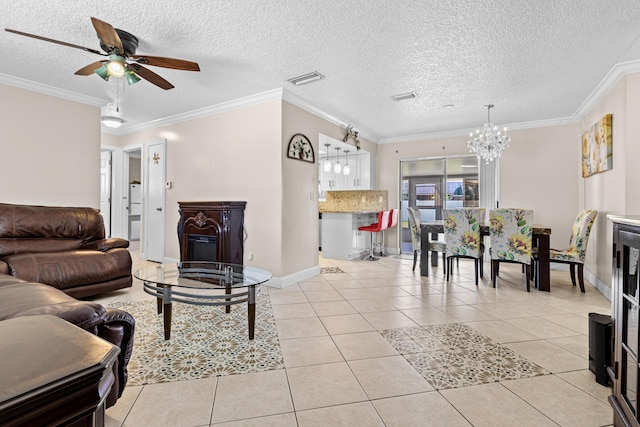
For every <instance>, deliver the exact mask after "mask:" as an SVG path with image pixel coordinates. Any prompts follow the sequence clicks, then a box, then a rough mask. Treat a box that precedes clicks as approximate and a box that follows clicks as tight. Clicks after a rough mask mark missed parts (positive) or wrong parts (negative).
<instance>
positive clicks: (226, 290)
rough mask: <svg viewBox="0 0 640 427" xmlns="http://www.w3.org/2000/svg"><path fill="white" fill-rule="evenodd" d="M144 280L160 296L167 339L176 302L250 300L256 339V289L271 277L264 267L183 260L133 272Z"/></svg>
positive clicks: (250, 323) (221, 303) (251, 328)
mask: <svg viewBox="0 0 640 427" xmlns="http://www.w3.org/2000/svg"><path fill="white" fill-rule="evenodd" d="M133 276H134V277H135V278H136V279H139V280H142V282H143V283H144V291H145V292H146V293H148V294H149V295H153V296H154V297H156V299H157V302H158V314H160V313H164V339H165V340H168V339H169V338H170V337H171V312H172V304H173V303H174V302H181V303H185V304H194V305H219V306H225V310H226V312H227V313H229V312H230V311H231V306H232V305H234V304H239V303H243V302H246V303H247V313H248V316H247V317H248V326H249V339H250V340H252V339H253V332H254V327H255V320H256V292H259V291H260V285H261V284H262V283H264V282H266V281H268V280H269V279H271V273H270V272H269V271H267V270H263V269H261V268H256V267H249V266H246V265H238V264H228V263H222V262H203V261H193V262H182V263H172V264H160V265H156V266H152V267H146V268H143V269H140V270H138V271H136V272H134V273H133Z"/></svg>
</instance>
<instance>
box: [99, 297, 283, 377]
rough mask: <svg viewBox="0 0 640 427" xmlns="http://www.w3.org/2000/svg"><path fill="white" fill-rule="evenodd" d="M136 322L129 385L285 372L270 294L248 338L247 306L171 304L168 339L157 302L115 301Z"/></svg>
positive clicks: (263, 300) (260, 303)
mask: <svg viewBox="0 0 640 427" xmlns="http://www.w3.org/2000/svg"><path fill="white" fill-rule="evenodd" d="M109 306H110V307H115V308H120V309H123V310H125V311H127V312H129V313H130V314H131V315H132V316H133V317H134V318H135V320H136V329H135V337H134V347H133V353H132V357H131V361H130V362H129V365H128V369H129V382H128V383H127V385H143V384H154V383H163V382H171V381H183V380H194V379H199V378H209V377H215V376H222V375H232V374H242V373H247V372H260V371H268V370H273V369H283V368H284V361H283V358H282V351H281V350H280V343H279V341H278V334H277V332H276V326H275V320H274V317H273V312H272V309H271V303H270V302H269V296H268V295H262V294H260V295H258V297H257V301H256V323H255V337H254V339H253V340H251V341H250V340H249V336H248V329H247V308H246V305H245V304H237V305H234V306H232V307H231V313H228V314H227V313H225V312H224V308H223V307H214V306H197V305H190V304H183V303H175V304H173V319H172V323H171V339H170V340H167V341H165V340H164V332H163V330H164V329H163V320H162V315H159V314H157V312H156V302H155V301H138V302H119V303H111V304H109Z"/></svg>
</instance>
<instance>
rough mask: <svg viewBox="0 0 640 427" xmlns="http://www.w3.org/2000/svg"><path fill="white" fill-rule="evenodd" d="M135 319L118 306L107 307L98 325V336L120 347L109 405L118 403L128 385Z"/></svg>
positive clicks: (114, 369)
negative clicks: (128, 365) (102, 319)
mask: <svg viewBox="0 0 640 427" xmlns="http://www.w3.org/2000/svg"><path fill="white" fill-rule="evenodd" d="M135 323H136V322H135V319H134V318H133V316H131V315H130V314H129V313H127V312H126V311H124V310H120V309H117V308H107V309H106V314H105V315H104V322H103V323H102V324H101V325H100V326H98V336H99V337H100V338H102V339H104V340H106V341H109V342H110V343H112V344H115V345H117V346H118V347H120V354H119V355H118V360H117V362H116V363H114V365H113V373H114V375H115V383H114V384H113V387H112V388H111V392H110V393H109V396H107V402H106V403H107V407H110V406H112V405H114V404H115V403H116V400H117V399H118V398H119V397H120V396H121V395H122V392H123V391H124V388H125V386H126V385H127V379H128V372H127V364H128V363H129V360H130V359H131V352H132V351H133V334H134V330H135Z"/></svg>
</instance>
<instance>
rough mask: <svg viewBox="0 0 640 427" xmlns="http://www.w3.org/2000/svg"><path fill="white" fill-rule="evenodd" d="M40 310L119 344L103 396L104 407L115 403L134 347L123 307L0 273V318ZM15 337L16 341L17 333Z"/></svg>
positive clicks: (130, 320)
mask: <svg viewBox="0 0 640 427" xmlns="http://www.w3.org/2000/svg"><path fill="white" fill-rule="evenodd" d="M41 314H50V315H53V316H57V317H60V318H61V319H64V320H66V321H68V322H70V323H72V324H74V325H76V326H78V327H80V328H82V329H84V330H86V331H89V332H91V333H93V334H94V335H97V336H99V337H101V338H103V339H105V340H106V341H109V342H110V343H112V344H114V345H116V346H118V347H119V348H120V354H119V355H118V360H117V362H116V363H114V366H113V373H114V376H115V382H114V384H113V386H112V387H111V391H110V392H109V394H108V395H107V398H106V406H107V407H109V406H112V405H113V404H115V403H116V400H117V399H118V398H119V397H120V396H121V395H122V391H123V390H124V387H125V385H126V384H127V364H128V363H129V359H130V358H131V351H132V350H133V334H134V328H135V321H134V319H133V317H132V316H131V315H130V314H129V313H127V312H126V311H123V310H119V309H112V308H105V307H103V306H101V305H100V304H97V303H95V302H91V301H81V300H77V299H75V298H73V297H71V296H69V295H67V294H66V293H64V292H62V291H60V290H58V289H56V288H54V287H52V286H49V285H45V284H42V283H35V282H27V281H24V280H21V279H18V278H16V277H13V276H10V275H8V274H1V273H0V321H2V320H6V319H12V318H16V317H21V316H36V315H41ZM16 339H18V341H19V337H16ZM42 351H43V352H46V351H47V349H46V348H43V349H42Z"/></svg>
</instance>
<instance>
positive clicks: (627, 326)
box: [609, 215, 640, 426]
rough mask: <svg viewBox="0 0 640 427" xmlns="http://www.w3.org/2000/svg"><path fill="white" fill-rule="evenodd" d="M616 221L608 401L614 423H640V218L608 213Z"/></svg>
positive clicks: (614, 226) (614, 230)
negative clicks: (639, 279) (611, 351)
mask: <svg viewBox="0 0 640 427" xmlns="http://www.w3.org/2000/svg"><path fill="white" fill-rule="evenodd" d="M609 220H611V221H612V222H613V274H612V277H613V283H612V289H611V305H612V310H611V317H612V320H613V324H614V330H615V332H614V359H613V366H611V367H610V368H609V376H610V377H611V379H612V380H613V386H612V395H611V396H609V403H610V404H611V406H612V407H613V423H614V425H615V426H639V425H640V416H639V414H638V379H639V377H640V369H639V368H640V365H638V362H639V357H640V356H639V355H640V345H639V343H640V335H639V327H640V322H639V319H640V311H639V310H640V294H639V290H640V286H639V284H640V283H639V281H638V278H639V275H638V270H639V268H640V264H639V260H640V257H639V255H640V217H618V216H613V215H609Z"/></svg>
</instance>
